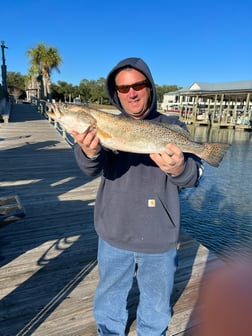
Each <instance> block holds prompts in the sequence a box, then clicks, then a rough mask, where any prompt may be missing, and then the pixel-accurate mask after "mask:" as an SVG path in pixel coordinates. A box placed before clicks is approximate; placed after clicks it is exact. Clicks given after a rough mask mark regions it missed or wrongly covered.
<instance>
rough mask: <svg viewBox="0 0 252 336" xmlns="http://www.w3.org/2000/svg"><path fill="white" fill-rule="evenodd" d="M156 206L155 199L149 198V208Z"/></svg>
mask: <svg viewBox="0 0 252 336" xmlns="http://www.w3.org/2000/svg"><path fill="white" fill-rule="evenodd" d="M155 206H156V201H155V200H154V199H149V200H148V208H155Z"/></svg>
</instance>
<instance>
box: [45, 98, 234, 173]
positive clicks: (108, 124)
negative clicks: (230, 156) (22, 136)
mask: <svg viewBox="0 0 252 336" xmlns="http://www.w3.org/2000/svg"><path fill="white" fill-rule="evenodd" d="M47 109H48V110H47V115H48V116H49V117H50V118H52V119H54V120H55V121H56V122H58V123H59V124H60V125H61V126H62V127H63V128H64V129H65V130H66V131H67V132H68V133H70V134H71V132H72V131H73V130H74V131H77V132H78V133H84V132H85V131H86V130H87V129H94V130H96V134H97V136H98V138H99V139H100V142H101V144H102V145H103V146H104V147H106V148H108V149H111V150H115V151H124V152H130V153H138V154H150V153H161V152H163V151H166V152H168V154H172V153H169V150H168V148H167V147H166V146H167V144H170V143H173V144H175V145H177V146H178V147H179V148H180V149H181V150H182V151H183V152H184V153H191V154H194V155H196V156H197V157H199V158H200V159H202V160H204V161H205V162H206V163H208V164H209V165H211V166H213V167H218V166H219V165H220V163H221V161H222V159H223V157H224V155H225V153H226V151H227V149H228V148H229V147H230V144H227V143H221V142H220V143H218V142H196V141H194V140H193V139H192V137H191V135H190V133H189V132H188V131H187V130H185V129H184V128H182V127H180V126H179V125H176V124H167V123H160V122H157V121H151V120H144V119H141V120H140V119H133V118H128V117H126V116H124V115H122V114H114V113H110V112H104V111H101V110H98V109H93V108H90V107H87V106H85V105H77V104H65V103H47Z"/></svg>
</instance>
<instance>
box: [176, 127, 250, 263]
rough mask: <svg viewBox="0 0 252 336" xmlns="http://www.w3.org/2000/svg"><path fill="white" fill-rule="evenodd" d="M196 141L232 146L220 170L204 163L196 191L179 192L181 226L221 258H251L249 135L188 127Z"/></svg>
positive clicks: (233, 131) (226, 130)
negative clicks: (225, 143)
mask: <svg viewBox="0 0 252 336" xmlns="http://www.w3.org/2000/svg"><path fill="white" fill-rule="evenodd" d="M190 131H191V133H192V135H193V138H194V139H195V140H197V141H211V142H214V141H217V142H227V143H230V144H231V147H230V149H229V150H228V152H227V153H226V155H225V157H224V159H223V161H222V163H221V165H220V167H218V168H214V167H211V166H209V165H207V164H205V171H204V176H203V178H202V180H201V183H200V185H199V186H198V187H197V188H193V189H185V190H183V191H182V192H181V215H182V220H181V224H182V227H183V229H184V231H186V232H187V233H189V234H190V235H191V236H193V237H194V238H196V239H197V240H198V241H199V242H200V243H201V244H203V245H205V246H206V247H208V248H209V249H211V250H213V251H214V252H216V253H217V254H219V255H220V256H222V257H223V258H229V257H231V256H232V257H233V256H234V255H239V256H244V257H246V258H248V257H249V258H250V259H251V256H252V177H251V174H252V171H251V168H252V132H245V131H240V130H239V131H238V130H232V129H221V130H220V129H217V128H216V129H215V128H212V129H209V128H207V127H193V126H190Z"/></svg>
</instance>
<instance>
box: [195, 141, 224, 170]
mask: <svg viewBox="0 0 252 336" xmlns="http://www.w3.org/2000/svg"><path fill="white" fill-rule="evenodd" d="M229 147H230V145H229V144H225V143H205V144H204V150H203V152H202V153H201V155H200V157H201V159H203V160H204V161H206V162H207V163H208V164H209V165H211V166H213V167H218V166H219V165H220V163H221V161H222V159H223V157H224V155H225V153H226V151H227V149H228V148H229Z"/></svg>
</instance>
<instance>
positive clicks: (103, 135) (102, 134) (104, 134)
mask: <svg viewBox="0 0 252 336" xmlns="http://www.w3.org/2000/svg"><path fill="white" fill-rule="evenodd" d="M97 136H98V138H102V139H110V138H112V137H111V135H110V134H109V133H107V132H104V131H102V130H100V129H97Z"/></svg>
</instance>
